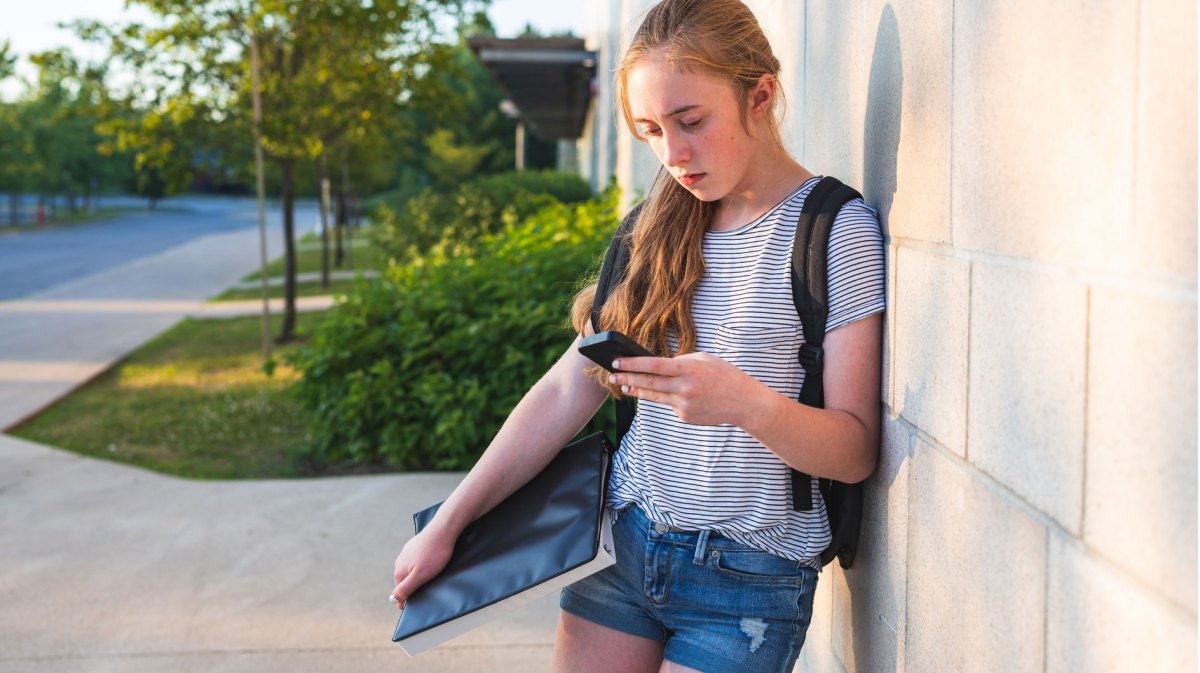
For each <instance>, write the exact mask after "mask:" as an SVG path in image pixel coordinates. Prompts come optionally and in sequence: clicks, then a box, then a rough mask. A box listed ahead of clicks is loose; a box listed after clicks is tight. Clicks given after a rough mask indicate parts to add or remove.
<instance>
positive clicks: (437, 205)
mask: <svg viewBox="0 0 1200 673" xmlns="http://www.w3.org/2000/svg"><path fill="white" fill-rule="evenodd" d="M396 196H397V197H399V198H404V200H403V201H401V202H397V201H395V200H391V201H390V203H389V202H387V201H385V202H384V203H383V204H381V206H380V207H378V208H377V209H376V212H375V217H374V219H375V226H374V227H373V228H372V230H371V235H372V237H373V238H374V239H375V242H376V244H377V245H378V246H379V247H380V248H382V249H383V250H384V251H385V252H386V253H388V254H389V255H390V256H391V257H392V258H393V259H396V260H397V261H405V260H409V259H413V258H414V257H416V256H419V255H421V254H422V253H424V252H427V251H429V250H430V249H432V248H433V246H434V245H436V244H438V243H439V242H442V241H452V242H456V243H462V242H469V241H473V240H475V239H477V238H479V237H480V236H482V235H484V234H488V233H492V232H495V231H497V230H498V229H500V228H501V227H502V226H504V225H505V223H511V222H516V221H520V220H523V219H525V218H526V217H529V216H531V215H533V214H534V213H535V212H536V211H537V210H538V209H539V208H541V207H543V206H545V205H547V204H549V203H552V202H561V203H567V204H570V203H579V202H582V201H584V200H586V199H588V198H589V197H590V196H591V188H590V187H589V186H588V184H587V182H586V181H584V180H583V179H582V178H580V177H579V176H577V175H573V174H570V173H559V172H554V171H524V172H520V173H499V174H495V175H485V176H483V177H480V178H476V179H474V180H471V181H468V182H466V183H463V184H461V186H459V187H458V188H457V189H455V190H453V191H449V192H438V191H434V190H433V189H424V190H422V191H420V192H418V193H416V194H415V195H409V194H405V193H403V192H399V193H397V194H396ZM393 208H395V210H393ZM397 212H398V213H401V216H399V217H397V216H396V215H395V213H397Z"/></svg>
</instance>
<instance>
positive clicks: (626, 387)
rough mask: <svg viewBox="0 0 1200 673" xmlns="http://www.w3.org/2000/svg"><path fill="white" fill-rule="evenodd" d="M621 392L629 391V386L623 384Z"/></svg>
mask: <svg viewBox="0 0 1200 673" xmlns="http://www.w3.org/2000/svg"><path fill="white" fill-rule="evenodd" d="M621 392H623V393H627V392H629V386H621Z"/></svg>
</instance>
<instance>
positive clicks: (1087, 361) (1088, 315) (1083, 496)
mask: <svg viewBox="0 0 1200 673" xmlns="http://www.w3.org/2000/svg"><path fill="white" fill-rule="evenodd" d="M1136 172H1137V171H1134V173H1136ZM1092 291H1093V290H1092V287H1091V286H1090V285H1089V286H1088V287H1087V291H1086V292H1085V293H1084V295H1083V315H1084V324H1083V357H1084V361H1083V428H1082V434H1083V443H1082V447H1083V456H1082V459H1083V462H1082V465H1083V473H1082V474H1081V475H1080V479H1079V486H1080V488H1079V539H1080V540H1083V532H1084V530H1086V527H1087V488H1088V480H1087V476H1088V454H1089V453H1090V452H1089V451H1088V408H1089V407H1090V405H1091V395H1090V394H1089V391H1090V390H1091V386H1090V382H1091V378H1092Z"/></svg>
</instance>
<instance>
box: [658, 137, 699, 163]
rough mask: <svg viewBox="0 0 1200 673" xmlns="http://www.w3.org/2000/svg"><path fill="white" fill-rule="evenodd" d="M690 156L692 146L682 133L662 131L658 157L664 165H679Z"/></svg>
mask: <svg viewBox="0 0 1200 673" xmlns="http://www.w3.org/2000/svg"><path fill="white" fill-rule="evenodd" d="M691 158H692V147H691V145H690V144H689V143H688V141H687V139H686V138H685V137H684V136H683V134H681V133H668V132H666V131H664V132H663V136H662V156H661V157H659V160H660V161H662V163H663V165H664V166H667V167H670V168H674V167H676V166H681V165H683V164H684V163H686V162H688V161H690V160H691Z"/></svg>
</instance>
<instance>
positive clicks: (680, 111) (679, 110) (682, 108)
mask: <svg viewBox="0 0 1200 673" xmlns="http://www.w3.org/2000/svg"><path fill="white" fill-rule="evenodd" d="M698 107H700V106H699V105H698V104H692V105H683V106H680V107H677V108H675V109H674V110H671V111H670V112H668V113H667V116H668V117H674V116H675V115H680V114H683V113H684V112H687V111H688V110H693V109H695V108H698ZM633 121H634V122H636V123H638V124H640V123H642V122H648V121H650V120H649V119H643V118H640V117H635V118H634V120H633Z"/></svg>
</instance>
